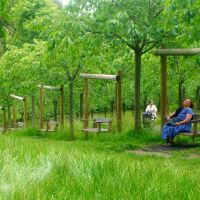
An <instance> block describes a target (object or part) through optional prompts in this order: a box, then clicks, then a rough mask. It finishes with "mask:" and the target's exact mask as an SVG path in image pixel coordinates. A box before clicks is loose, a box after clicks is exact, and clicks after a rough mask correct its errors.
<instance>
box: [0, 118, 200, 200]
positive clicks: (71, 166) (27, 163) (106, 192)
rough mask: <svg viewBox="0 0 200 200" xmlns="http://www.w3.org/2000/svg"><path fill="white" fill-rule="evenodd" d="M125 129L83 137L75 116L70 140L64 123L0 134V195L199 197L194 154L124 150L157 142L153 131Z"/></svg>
mask: <svg viewBox="0 0 200 200" xmlns="http://www.w3.org/2000/svg"><path fill="white" fill-rule="evenodd" d="M127 126H129V123H128V125H127ZM130 126H131V125H130ZM131 129H132V128H131V127H129V128H127V129H126V127H125V131H124V132H123V133H120V134H119V133H107V134H98V135H94V134H90V137H89V140H88V141H85V139H84V135H83V134H82V133H81V124H80V122H78V121H77V122H76V140H75V141H70V139H69V133H68V129H67V127H66V129H65V130H62V131H59V132H57V133H54V134H48V135H47V136H43V135H41V134H38V133H37V131H36V130H33V129H31V128H29V129H26V130H22V131H18V132H15V133H9V134H6V135H1V136H0V157H1V159H0V199H2V200H24V199H26V200H64V199H67V200H68V199H70V200H79V199H80V200H90V199H91V200H104V199H105V200H107V199H109V200H111V199H116V200H119V199H120V200H132V199H136V200H137V199H138V200H140V199H148V200H149V199H150V200H151V199H152V200H154V199H159V200H160V199H166V200H168V199H181V200H182V199H199V189H200V188H199V187H200V186H199V180H200V174H199V164H200V159H199V158H196V159H189V158H187V157H184V155H183V152H182V153H179V152H175V153H173V154H172V156H171V157H167V158H163V157H159V156H155V155H143V156H141V155H135V154H130V153H127V152H126V151H125V150H127V149H136V148H140V147H143V146H144V145H146V144H151V145H152V144H157V143H160V142H161V139H160V136H159V132H156V131H154V130H151V129H149V130H148V129H147V130H145V131H144V130H143V131H133V130H131ZM199 151H200V150H199V148H197V149H196V150H195V152H196V153H199ZM184 153H187V150H186V151H184Z"/></svg>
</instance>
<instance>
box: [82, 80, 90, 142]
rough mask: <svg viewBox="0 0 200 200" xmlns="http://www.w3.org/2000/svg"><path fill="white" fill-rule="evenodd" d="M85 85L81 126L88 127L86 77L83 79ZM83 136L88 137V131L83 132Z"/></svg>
mask: <svg viewBox="0 0 200 200" xmlns="http://www.w3.org/2000/svg"><path fill="white" fill-rule="evenodd" d="M84 82H85V85H84V117H83V118H84V119H83V122H84V123H83V128H84V129H85V128H88V118H89V116H88V93H89V92H88V79H87V78H85V79H84ZM85 138H86V139H88V132H87V131H86V132H85Z"/></svg>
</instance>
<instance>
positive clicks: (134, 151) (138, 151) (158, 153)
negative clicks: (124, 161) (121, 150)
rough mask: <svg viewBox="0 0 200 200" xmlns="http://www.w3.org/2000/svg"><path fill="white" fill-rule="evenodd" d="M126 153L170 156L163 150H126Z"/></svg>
mask: <svg viewBox="0 0 200 200" xmlns="http://www.w3.org/2000/svg"><path fill="white" fill-rule="evenodd" d="M126 152H127V153H134V154H138V155H156V156H160V157H165V158H166V157H170V154H169V153H163V152H153V151H145V150H142V149H141V150H128V151H126Z"/></svg>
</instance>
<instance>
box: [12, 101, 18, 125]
mask: <svg viewBox="0 0 200 200" xmlns="http://www.w3.org/2000/svg"><path fill="white" fill-rule="evenodd" d="M16 125H17V123H16V107H15V104H13V127H14V128H17V126H16Z"/></svg>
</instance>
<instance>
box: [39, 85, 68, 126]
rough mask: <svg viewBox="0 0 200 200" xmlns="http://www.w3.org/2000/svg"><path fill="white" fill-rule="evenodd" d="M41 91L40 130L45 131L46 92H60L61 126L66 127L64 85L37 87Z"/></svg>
mask: <svg viewBox="0 0 200 200" xmlns="http://www.w3.org/2000/svg"><path fill="white" fill-rule="evenodd" d="M37 87H38V88H39V89H40V98H39V111H40V129H44V90H45V89H47V90H57V91H60V124H61V127H63V126H64V85H61V86H60V87H57V86H47V85H37Z"/></svg>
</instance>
